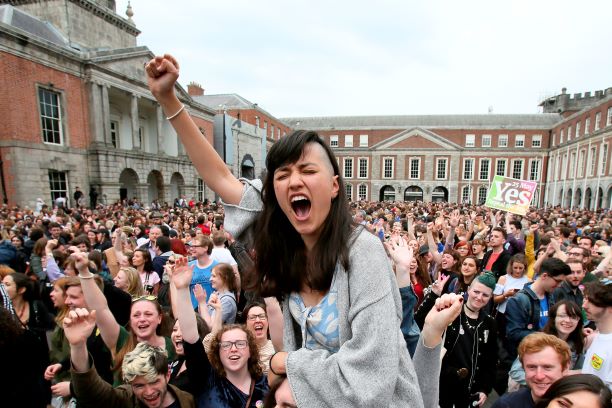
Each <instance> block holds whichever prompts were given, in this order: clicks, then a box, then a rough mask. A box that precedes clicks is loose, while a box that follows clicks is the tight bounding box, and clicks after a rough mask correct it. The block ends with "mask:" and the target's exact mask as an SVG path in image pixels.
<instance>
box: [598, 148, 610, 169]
mask: <svg viewBox="0 0 612 408" xmlns="http://www.w3.org/2000/svg"><path fill="white" fill-rule="evenodd" d="M599 163H600V166H601V167H600V168H599V174H600V175H602V176H605V175H606V174H607V172H606V166H607V165H608V144H607V143H604V144H602V145H601V151H600V157H599Z"/></svg>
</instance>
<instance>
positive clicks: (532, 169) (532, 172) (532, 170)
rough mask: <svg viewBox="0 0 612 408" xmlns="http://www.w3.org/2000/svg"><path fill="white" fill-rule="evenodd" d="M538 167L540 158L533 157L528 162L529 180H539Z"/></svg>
mask: <svg viewBox="0 0 612 408" xmlns="http://www.w3.org/2000/svg"><path fill="white" fill-rule="evenodd" d="M540 167H541V160H540V159H533V160H531V162H530V163H529V180H530V181H538V180H540Z"/></svg>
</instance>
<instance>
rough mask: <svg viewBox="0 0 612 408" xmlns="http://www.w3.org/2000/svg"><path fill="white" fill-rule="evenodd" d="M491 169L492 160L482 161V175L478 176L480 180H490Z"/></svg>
mask: <svg viewBox="0 0 612 408" xmlns="http://www.w3.org/2000/svg"><path fill="white" fill-rule="evenodd" d="M490 167H491V159H480V174H479V175H478V179H479V180H488V179H489V169H490Z"/></svg>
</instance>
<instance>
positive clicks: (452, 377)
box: [415, 272, 497, 408]
mask: <svg viewBox="0 0 612 408" xmlns="http://www.w3.org/2000/svg"><path fill="white" fill-rule="evenodd" d="M495 283H496V282H495V275H493V274H492V273H491V272H485V273H483V274H481V275H479V276H477V277H476V278H475V279H474V280H473V281H472V283H471V284H470V286H469V288H468V292H467V294H468V297H467V300H466V301H465V304H464V305H463V308H462V311H461V313H460V314H459V316H458V317H457V318H456V319H455V320H454V321H453V322H452V323H451V324H450V325H449V327H448V329H447V331H446V340H445V342H444V348H445V349H446V354H445V355H444V358H443V359H442V368H441V371H440V407H441V408H452V407H453V406H455V407H467V406H478V407H482V406H483V405H484V403H485V401H486V399H487V396H488V394H489V393H490V392H491V390H492V389H493V383H494V380H495V364H496V362H497V325H496V323H495V319H493V318H492V317H491V316H489V315H488V314H487V313H486V308H485V306H486V305H487V304H488V303H489V301H490V300H491V298H492V296H493V290H494V289H495ZM437 298H438V295H437V294H436V293H435V292H433V291H432V292H430V293H429V294H428V295H427V296H426V297H425V300H424V301H423V303H422V304H421V306H420V307H419V309H418V310H417V312H416V315H415V320H416V322H417V324H418V325H419V327H421V329H422V328H423V324H424V322H425V316H427V313H429V311H430V310H431V308H432V307H433V305H434V303H435V301H436V299H437ZM472 403H476V405H472Z"/></svg>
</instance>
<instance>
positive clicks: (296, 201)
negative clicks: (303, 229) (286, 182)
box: [291, 195, 310, 220]
mask: <svg viewBox="0 0 612 408" xmlns="http://www.w3.org/2000/svg"><path fill="white" fill-rule="evenodd" d="M291 208H292V209H293V212H294V213H295V215H296V218H297V219H298V220H304V219H306V218H307V217H308V215H309V214H310V200H309V199H308V198H306V196H303V195H298V196H295V197H293V198H291Z"/></svg>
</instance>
